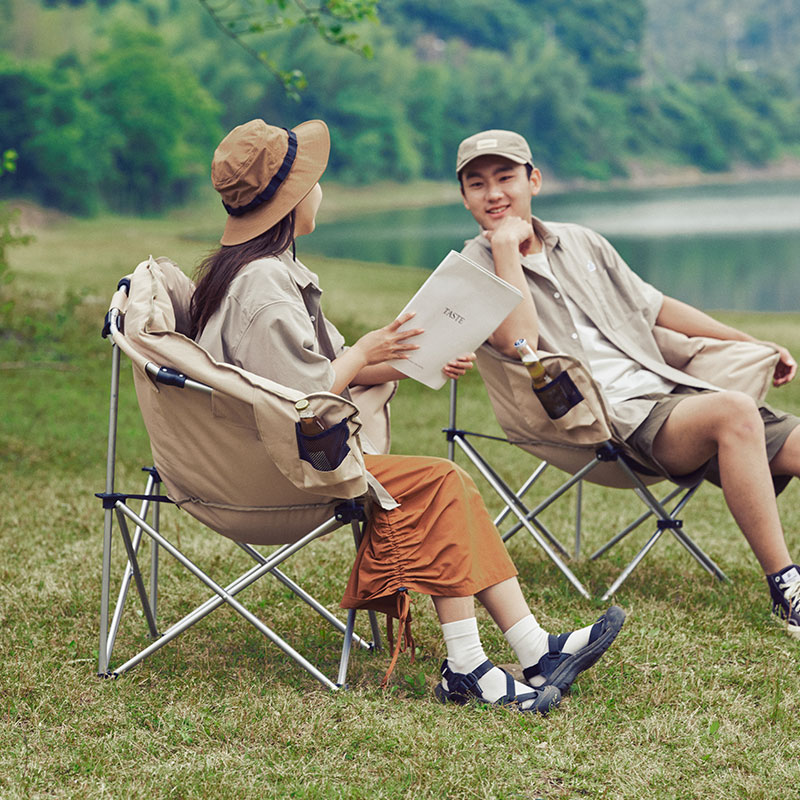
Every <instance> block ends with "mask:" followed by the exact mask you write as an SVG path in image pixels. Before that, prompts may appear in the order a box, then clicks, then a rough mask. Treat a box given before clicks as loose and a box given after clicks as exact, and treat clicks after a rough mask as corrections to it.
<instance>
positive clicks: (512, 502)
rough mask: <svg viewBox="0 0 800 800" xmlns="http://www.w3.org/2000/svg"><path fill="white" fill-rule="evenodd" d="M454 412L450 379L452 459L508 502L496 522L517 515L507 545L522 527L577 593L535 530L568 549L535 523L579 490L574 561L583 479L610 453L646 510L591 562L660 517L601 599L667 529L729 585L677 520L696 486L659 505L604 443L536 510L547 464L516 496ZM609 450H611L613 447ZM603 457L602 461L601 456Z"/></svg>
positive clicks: (578, 585) (564, 568) (454, 386)
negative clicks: (531, 504)
mask: <svg viewBox="0 0 800 800" xmlns="http://www.w3.org/2000/svg"><path fill="white" fill-rule="evenodd" d="M456 412H457V381H456V380H454V379H451V381H450V417H449V427H448V428H445V429H444V432H445V433H446V435H447V439H448V457H449V458H450V459H451V460H455V445H456V444H457V445H458V446H459V447H460V448H461V450H462V451H463V452H464V453H465V454H466V455H467V457H468V458H469V460H470V461H471V462H472V463H473V464H474V465H475V466H476V467H477V468H478V470H479V471H480V473H481V474H482V475H483V477H484V478H485V479H486V480H487V482H488V483H489V485H490V486H491V487H492V489H494V491H495V492H496V493H497V494H498V495H499V496H500V498H501V499H502V500H503V502H504V503H505V504H506V506H505V508H503V510H502V511H501V512H500V514H499V515H498V517H497V518H496V520H495V524H498V523H499V522H501V521H502V520H503V519H504V518H505V517H506V516H507V515H508V514H509V513H513V514H514V515H515V516H516V517H517V519H518V521H517V522H516V523H515V524H514V525H513V526H512V527H511V528H510V529H509V530H508V531H507V532H506V533H505V534H503V541H508V540H509V539H510V538H511V537H512V536H513V535H514V534H515V533H517V532H518V531H519V530H521V529H522V528H523V527H524V528H525V529H526V530H527V531H528V532H529V533H530V534H531V535H532V536H533V538H534V539H535V540H536V542H537V544H539V545H540V546H541V547H542V549H543V550H544V551H545V553H547V555H548V556H549V557H550V559H551V560H552V561H553V562H554V563H555V564H556V566H558V567H559V569H560V570H561V571H562V573H563V574H564V575H565V576H566V577H567V578H568V580H569V581H570V583H572V584H573V586H575V588H577V589H578V591H579V592H580V593H581V594H582V595H583V596H584V597H586V598H587V599H588V598H589V597H590V596H589V594H588V593H586V591H585V589H583V586H582V584H581V583H580V582H579V581H578V579H577V578H575V576H574V575H573V574H572V572H571V571H570V570H569V568H568V567H567V566H566V565H565V564H563V562H562V561H561V559H560V558H559V557H558V556H557V555H555V554H554V553H553V552H552V550H550V548H549V547H548V545H547V544H546V543H545V542H544V541H543V540H542V539H541V537H540V536H538V535H537V533H536V532H535V530H534V528H532V527H531V526H532V525H533V526H536V528H538V530H539V531H541V533H542V534H543V535H544V536H545V537H547V539H548V540H549V541H550V542H552V543H553V544H554V545H555V546H556V547H557V548H558V549H559V550H561V552H562V553H563V554H564V555H567V552H566V550H565V548H564V547H563V546H562V545H561V544H560V543H559V542H558V540H557V539H556V538H555V537H554V536H553V535H552V534H551V533H550V531H548V529H547V528H546V527H545V526H544V525H543V524H542V523H541V522H540V521H539V520H538V519H537V517H538V515H539V514H541V513H542V512H543V511H544V510H545V509H546V508H548V506H550V505H551V504H552V503H554V502H555V501H556V500H557V499H558V498H560V497H561V496H562V495H563V494H564V493H565V492H567V491H569V489H571V488H572V487H573V486H575V487H576V492H577V507H576V520H575V557H576V558H577V557H578V555H579V554H580V539H581V524H582V519H581V515H582V506H583V480H584V478H587V477H588V476H589V475H590V473H591V472H592V470H593V469H595V468H596V467H598V466H599V465H600V464H601V463H603V461H607V460H608V456H607V455H606V454H608V453H611V454H612V456H613V460H614V461H615V462H616V464H617V466H618V467H619V468H620V469H621V470H622V472H623V473H624V474H625V475H626V477H627V478H628V479H629V480H630V482H631V484H632V485H633V490H634V492H635V493H636V494H637V496H638V497H639V499H640V500H641V501H642V502H643V503H644V504H645V506H646V507H647V509H648V510H647V511H646V512H645V513H644V514H642V515H641V516H639V517H638V518H637V519H636V520H634V521H633V522H632V523H631V524H630V525H628V526H627V527H626V528H624V529H623V530H622V531H620V532H619V533H618V534H616V535H615V536H614V537H613V538H612V539H611V540H610V541H609V542H607V543H606V544H604V545H603V546H602V547H601V548H599V549H598V550H597V551H596V552H595V553H593V554H592V555H591V556H590V559H591V560H595V559H597V558H598V557H599V556H601V555H602V554H603V553H605V552H607V551H608V550H609V549H611V548H612V547H613V546H614V545H615V544H617V543H618V542H620V541H621V540H622V539H623V538H625V537H626V536H627V535H628V534H629V533H631V532H632V531H633V530H635V529H636V528H637V527H639V525H641V524H642V523H643V522H644V521H645V520H647V519H648V518H649V517H650V516H655V517H656V530H655V532H654V533H653V535H652V536H651V537H650V538H649V539H648V540H647V542H645V544H644V546H643V547H642V548H641V550H639V552H638V553H637V554H636V555H635V556H634V558H633V559H632V560H631V562H630V563H629V564H628V565H627V566H626V567H625V568H624V569H623V570H622V572H621V573H620V575H619V576H618V577H617V579H616V580H615V581H614V582H613V583H612V584H611V586H610V587H609V588H608V589H607V590H606V592H605V593H604V594H603V596H602V598H601V599H602V600H603V601H604V602H605V601H607V600H608V599H609V598H610V597H611V596H612V595H613V594H614V593H615V592H616V591H617V590H618V589H619V588H620V586H622V584H623V583H624V582H625V581H626V580H627V578H628V577H629V576H630V574H631V573H632V572H633V570H634V569H635V568H636V567H637V566H638V564H639V563H640V562H641V561H642V559H643V558H644V557H645V556H646V555H647V553H648V552H649V551H650V550H651V549H652V548H653V546H654V545H655V544H656V542H657V541H658V540H659V539H660V538H661V535H662V533H663V532H664V531H665V530H669V531H670V532H671V533H672V534H673V536H674V537H675V538H676V539H677V540H678V542H680V543H681V545H683V547H684V548H685V549H686V550H687V552H688V553H690V555H691V556H692V557H693V558H694V559H695V560H696V561H697V563H698V564H700V566H701V567H703V569H705V570H706V571H707V572H708V573H709V574H710V575H713V576H714V577H715V578H717V579H719V580H721V581H726V582H729V578H728V576H727V575H726V574H725V573H724V572H723V571H722V570H721V569H720V567H719V566H718V565H717V564H716V563H715V562H714V561H713V560H712V559H711V558H710V557H709V556H708V555H707V554H706V553H705V552H704V551H703V550H702V549H701V548H700V546H699V545H698V544H697V543H696V542H695V541H694V540H693V539H691V538H690V537H689V536H688V535H687V534H686V533H685V532H684V531H683V528H682V525H683V523H682V520H680V519H678V518H677V515H678V514H679V513H680V512H681V511H682V510H683V508H684V507H685V506H686V504H687V503H688V502H689V500H690V499H691V498H692V497H693V496H694V494H695V492H696V491H697V489H698V486H699V484H698V485H696V486H692V487H689V488H684V487H677V488H675V489H673V490H672V491H670V492H669V493H668V494H667V495H666V497H665V498H664V499H663V500H661V501H659V500H658V499H657V498H656V497H655V496H654V495H653V493H652V492H651V491H650V490H649V489H648V488H647V486H646V485H645V483H644V482H643V481H642V479H641V478H640V477H639V476H638V475H637V474H636V473H635V472H634V471H633V469H632V468H631V467H630V465H629V464H628V463H627V462H626V461H625V460H624V459H623V458H621V457H618V455H617V447H616V446H615V445H614V443H613V442H606V443H604V444H602V445H600V446H599V447H598V450H597V454H596V455H595V457H593V458H592V459H591V460H590V461H588V462H587V464H585V465H584V466H583V467H581V468H580V469H579V470H578V471H577V472H575V473H574V474H573V475H572V476H571V477H570V478H568V479H567V480H566V481H564V483H562V484H561V486H559V487H558V489H556V490H555V491H554V492H553V493H551V494H550V495H549V496H548V497H547V498H546V499H545V500H544V501H542V502H541V503H540V504H539V505H537V506H536V507H535V508H533V509H528V508H527V507H526V506H525V504H524V503H523V502H522V497H523V496H524V495H525V493H526V492H528V490H529V489H530V487H531V486H532V485H533V484H534V483H535V481H536V480H538V478H539V477H540V476H541V475H542V474H543V472H544V470H545V469H546V467H547V466H548V464H547V462H546V461H543V462H542V463H541V464H539V465H538V466H537V468H536V469H535V470H534V471H533V473H531V475H530V477H529V478H528V479H527V480H526V481H525V482H524V483H523V485H522V487H521V488H520V490H519V491H518V492H516V493H515V492H514V491H513V490H512V489H511V487H509V486H508V484H507V483H506V482H505V481H503V479H502V478H500V476H499V475H498V474H497V473H496V471H495V470H494V469H493V468H492V467H491V465H490V464H489V463H488V462H487V461H486V459H485V458H484V457H483V456H482V455H481V454H480V453H479V452H478V451H477V450H476V449H475V447H474V446H473V445H472V444H470V443H469V442H468V441H467V439H466V437H467V436H470V435H474V436H480V435H481V434H477V433H474V432H472V431H466V430H461V429H458V428H457V427H456ZM609 448H610V449H609ZM601 454H602V456H603V457H602V458H601ZM681 493H683V494H682V495H681V497H680V498H679V500H678V502H677V503H676V505H675V507H674V508H673V509H672V511H671V512H670V511H667V509H666V507H665V503H668V502H670V501H671V500H673V499H674V498H675V497H677V496H678V495H679V494H681Z"/></svg>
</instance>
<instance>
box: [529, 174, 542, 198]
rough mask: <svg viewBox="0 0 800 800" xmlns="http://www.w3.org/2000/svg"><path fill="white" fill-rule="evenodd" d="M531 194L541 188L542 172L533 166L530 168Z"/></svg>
mask: <svg viewBox="0 0 800 800" xmlns="http://www.w3.org/2000/svg"><path fill="white" fill-rule="evenodd" d="M530 181H531V194H532V195H533V196H534V197H535V196H536V195H537V194H539V192H540V191H541V189H542V173H541V172H539V170H538V169H537V168H536V167H534V168H533V169H532V170H531V177H530Z"/></svg>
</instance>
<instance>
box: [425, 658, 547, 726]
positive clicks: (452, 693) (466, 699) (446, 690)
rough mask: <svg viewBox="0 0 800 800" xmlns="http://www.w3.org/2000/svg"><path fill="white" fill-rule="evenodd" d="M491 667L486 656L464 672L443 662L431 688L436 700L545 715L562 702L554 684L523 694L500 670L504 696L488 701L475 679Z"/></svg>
mask: <svg viewBox="0 0 800 800" xmlns="http://www.w3.org/2000/svg"><path fill="white" fill-rule="evenodd" d="M493 667H494V664H492V662H491V661H489V659H488V658H487V659H486V661H484V662H483V664H480V665H479V666H477V667H476V668H475V669H474V670H472V672H468V673H466V674H464V673H462V672H453V671H452V670H451V669H450V667H448V666H447V660H445V661H444V663H443V664H442V681H441V683H438V684H437V685H436V688H435V689H434V694H435V695H436V699H437V700H438V701H439V702H440V703H457V704H458V705H460V706H463V705H464V704H465V703H470V702H475V701H477V702H480V703H487V704H489V705H494V706H504V707H507V708H512V709H516V710H517V711H522V712H529V711H534V712H536V713H538V714H546V713H547V712H548V711H550V710H551V709H553V708H555V707H556V706H557V705H558V704H559V703H560V702H561V692H560V691H559V690H558V689H557V688H556V687H555V686H549V685H547V686H541V687H538V688H532V689H531V691H530V692H525V693H524V694H515V693H514V679H513V678H512V677H511V676H510V675H509V674H508V673H507V672H506V671H505V670H500V671H501V672H502V673H503V674H504V675H505V676H506V693H505V695H503V697H501V698H499V699H498V700H494V701H491V700H487V699H486V698H485V697H484V696H483V692H482V691H481V687H480V684H479V683H478V681H479V680H480V679H481V678H482V677H483V676H484V675H485V674H486V673H487V672H488V671H489V670H490V669H492V668H493ZM498 669H499V667H498ZM527 703H530V705H528V706H526V707H525V708H523V707H522V706H523V705H526V704H527Z"/></svg>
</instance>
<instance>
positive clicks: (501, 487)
mask: <svg viewBox="0 0 800 800" xmlns="http://www.w3.org/2000/svg"><path fill="white" fill-rule="evenodd" d="M453 439H454V440H455V442H456V444H458V446H459V447H460V448H461V449H462V450H463V451H464V453H465V454H466V455H467V457H468V458H469V459H470V461H472V463H473V464H474V465H475V466H476V467H477V468H478V470H479V471H480V473H481V475H483V477H484V478H485V479H486V481H487V482H488V483H489V485H490V486H491V487H492V488H493V489H494V490H495V492H497V494H498V495H499V496H500V498H501V499H502V500H503V502H504V503H506V505H508V506H509V508H511V510H512V513H513V514H514V515H515V516H516V517H517V519H518V520H519V522H520V524H521V525H522V526H523V527H524V528H525V529H526V530H527V531H528V533H530V535H531V536H532V537H533V539H534V541H535V542H536V543H537V544H538V545H539V547H541V548H542V550H544V552H545V553H546V555H547V556H548V557H549V558H550V560H551V561H552V562H553V563H554V564H555V565H556V566H557V567H558V569H559V570H561V572H562V574H563V575H564V576H565V577H566V578H567V580H568V581H569V582H570V583H571V584H572V585H573V586H574V587H575V588H576V589H577V590H578V592H579V593H580V594H581V595H582V596H583V597H585V598H586V599H587V600H589V599H591V595H590V594H589V592H587V591H586V589H585V588H584V586H583V584H582V583H581V582H580V581H579V580H578V579H577V578H576V577H575V575H574V574H573V573H572V570H570V568H569V567H568V566H567V565H566V564H565V563H564V562H563V561H562V560H561V558H560V557H559V556H558V554H557V553H556V552H554V551H553V549H552V548H551V547H550V545H549V544H548V543H547V542H546V541H545V539H544V538H543V537H542V536H541V535H540V533H539V531H538V530H537V528H536V524H537V523H536V520H535V514H534V512H530V516H531V517H532V518H531V519H528V516H529V515H528V514H526V512H527V509H525V508H524V506H523V510H521V509H520V508H519V505H520V501H519V500H518V499H517V497H516V495H515V494H514V492H513V491H512V490H511V489H510V488H509V487H508V486H507V485H506V483H505V482H504V481H503V480H502V479H501V478H500V476H499V475H497V473H496V472H495V471H494V470H493V469H492V468H491V466H490V465H489V464H488V463H487V462H486V461H485V460H484V459H483V458H482V457H481V455H480V454H479V453H478V452H477V451H476V450H475V448H473V447H472V445H471V444H470V443H469V442H467V441H466V440H465V439H464V437H463V436H460V435H455V436H454V437H453Z"/></svg>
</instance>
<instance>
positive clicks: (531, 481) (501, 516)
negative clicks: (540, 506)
mask: <svg viewBox="0 0 800 800" xmlns="http://www.w3.org/2000/svg"><path fill="white" fill-rule="evenodd" d="M548 466H550V465H549V464H548V463H547V462H546V461H542V463H541V464H539V466H538V467H536V469H535V470H534V471H533V472H532V473H531V474H530V476H529V477H528V479H527V480H526V481H525V483H523V484H522V486H520V488H519V490H518V491H517V492H515V494H516V496H517V497H518V498H519V499H520V500H522V498H523V497H524V496H525V495H526V494H527V493H528V490H529V489H530V488H531V486H533V484H534V483H536V481H537V480H539V478H540V477H541V476H542V475H543V474H544V471H545V470H546V469H547V467H548ZM510 513H511V509H510V508H509V507H508V506H504V507H503V510H502V511H501V512H500V513H499V514H498V515H497V516H496V517H495V519H494V524H495V526H497V527H498V528H499V527H500V524H501V523H502V521H503V520H504V519H505V518H506V517H507V516H508V515H509V514H510Z"/></svg>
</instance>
